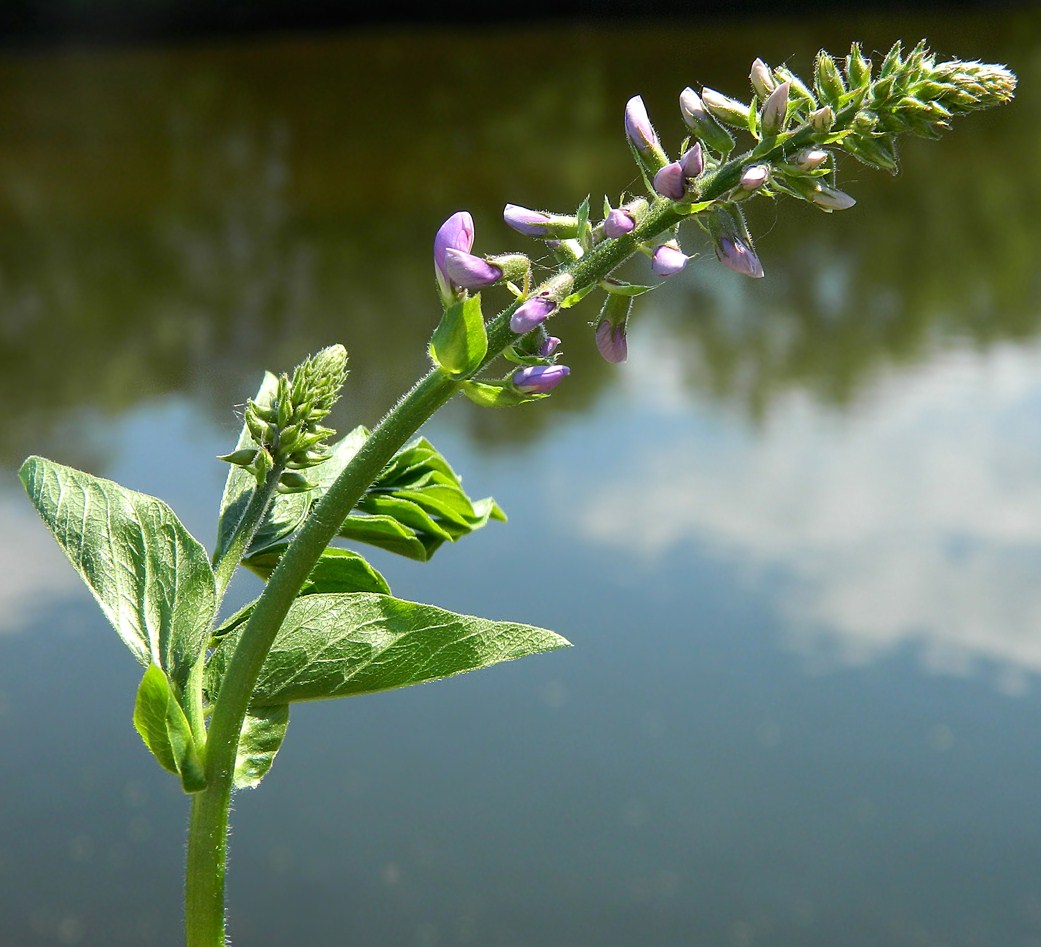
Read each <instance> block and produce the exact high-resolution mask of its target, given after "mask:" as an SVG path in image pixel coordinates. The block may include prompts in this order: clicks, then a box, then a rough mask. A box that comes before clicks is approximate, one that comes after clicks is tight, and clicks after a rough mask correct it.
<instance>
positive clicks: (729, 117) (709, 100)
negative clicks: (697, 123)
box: [701, 89, 748, 130]
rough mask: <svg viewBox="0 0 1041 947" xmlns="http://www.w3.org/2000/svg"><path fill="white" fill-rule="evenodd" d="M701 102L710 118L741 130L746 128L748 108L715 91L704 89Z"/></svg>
mask: <svg viewBox="0 0 1041 947" xmlns="http://www.w3.org/2000/svg"><path fill="white" fill-rule="evenodd" d="M701 101H702V102H704V103H705V108H707V109H708V110H709V112H711V113H712V117H713V118H716V119H718V120H719V121H721V122H725V123H726V124H727V125H732V126H733V127H734V128H740V129H742V130H744V129H746V128H748V106H747V105H745V104H743V103H742V102H738V101H737V99H732V98H730V96H728V95H723V93H722V92H717V91H716V90H715V89H704V90H703V91H702V93H701Z"/></svg>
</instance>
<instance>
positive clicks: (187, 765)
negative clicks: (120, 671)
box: [134, 664, 270, 792]
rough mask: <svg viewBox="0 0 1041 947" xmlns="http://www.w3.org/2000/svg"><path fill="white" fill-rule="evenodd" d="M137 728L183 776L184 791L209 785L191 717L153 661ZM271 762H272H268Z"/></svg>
mask: <svg viewBox="0 0 1041 947" xmlns="http://www.w3.org/2000/svg"><path fill="white" fill-rule="evenodd" d="M134 728H135V729H136V730H137V732H138V733H139V734H140V735H141V739H142V740H144V741H145V746H147V747H148V749H149V750H150V751H151V753H152V755H153V756H154V757H155V758H156V759H157V760H158V761H159V765H160V766H162V767H163V769H166V770H169V771H170V772H171V773H176V774H177V775H178V776H180V777H181V785H182V786H183V787H184V791H185V792H198V791H199V790H200V789H205V788H206V777H205V774H204V771H203V765H202V760H201V759H200V758H199V753H198V750H197V749H196V747H195V741H194V740H193V739H192V732H191V727H189V725H188V719H187V718H186V717H185V715H184V711H183V710H181V707H180V705H179V704H178V703H177V699H176V698H175V697H174V695H173V692H172V691H171V689H170V682H169V681H168V680H167V678H166V675H165V674H164V673H163V669H162V668H160V667H159V666H158V665H156V664H150V665H149V666H148V670H147V671H145V674H144V677H142V678H141V684H140V686H139V687H138V689H137V699H136V700H135V702H134ZM268 765H270V763H269V764H268Z"/></svg>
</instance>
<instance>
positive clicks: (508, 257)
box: [485, 253, 531, 281]
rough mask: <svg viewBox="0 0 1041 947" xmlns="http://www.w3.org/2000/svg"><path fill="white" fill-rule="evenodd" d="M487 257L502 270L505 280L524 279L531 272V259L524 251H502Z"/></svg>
mask: <svg viewBox="0 0 1041 947" xmlns="http://www.w3.org/2000/svg"><path fill="white" fill-rule="evenodd" d="M485 259H486V260H487V261H488V262H489V263H492V264H494V265H495V266H497V267H498V268H499V269H500V270H502V278H503V279H504V280H514V281H516V280H523V279H524V278H525V277H527V276H528V274H529V273H530V272H531V260H529V259H528V258H527V257H526V256H525V255H524V254H523V253H502V254H500V255H499V256H489V257H485Z"/></svg>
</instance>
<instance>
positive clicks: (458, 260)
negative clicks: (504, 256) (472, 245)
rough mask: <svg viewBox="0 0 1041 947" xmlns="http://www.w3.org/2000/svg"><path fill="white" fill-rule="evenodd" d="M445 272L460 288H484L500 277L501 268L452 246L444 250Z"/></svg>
mask: <svg viewBox="0 0 1041 947" xmlns="http://www.w3.org/2000/svg"><path fill="white" fill-rule="evenodd" d="M445 273H446V274H447V275H448V279H449V280H450V281H451V283H452V284H453V285H454V286H458V287H459V288H460V289H484V287H485V286H491V285H492V284H493V283H498V282H499V281H500V280H501V279H502V270H501V269H500V268H499V267H498V266H496V265H495V264H494V263H489V262H488V261H487V260H486V259H484V257H479V256H474V255H473V254H472V253H465V252H463V251H462V250H456V249H455V248H454V247H449V248H448V249H447V250H445Z"/></svg>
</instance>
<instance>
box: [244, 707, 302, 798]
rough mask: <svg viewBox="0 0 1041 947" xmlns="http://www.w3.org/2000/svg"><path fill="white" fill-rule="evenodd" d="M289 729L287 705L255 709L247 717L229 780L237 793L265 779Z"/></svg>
mask: <svg viewBox="0 0 1041 947" xmlns="http://www.w3.org/2000/svg"><path fill="white" fill-rule="evenodd" d="M288 726H289V705H288V704H275V705H273V706H271V707H255V708H252V709H250V710H249V711H248V712H247V713H246V719H245V720H244V721H243V722H242V731H241V734H240V736H239V749H238V754H237V755H236V757H235V773H234V775H233V777H232V784H233V785H234V787H235V788H236V789H252V788H253V787H255V786H256V785H257V784H258V783H259V782H260V781H261V780H262V779H263V778H264V777H265V776H266V775H267V772H268V770H269V769H271V764H272V763H274V762H275V754H276V753H277V752H278V750H279V748H280V747H281V746H282V740H283V739H284V738H285V735H286V728H287V727H288Z"/></svg>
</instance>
